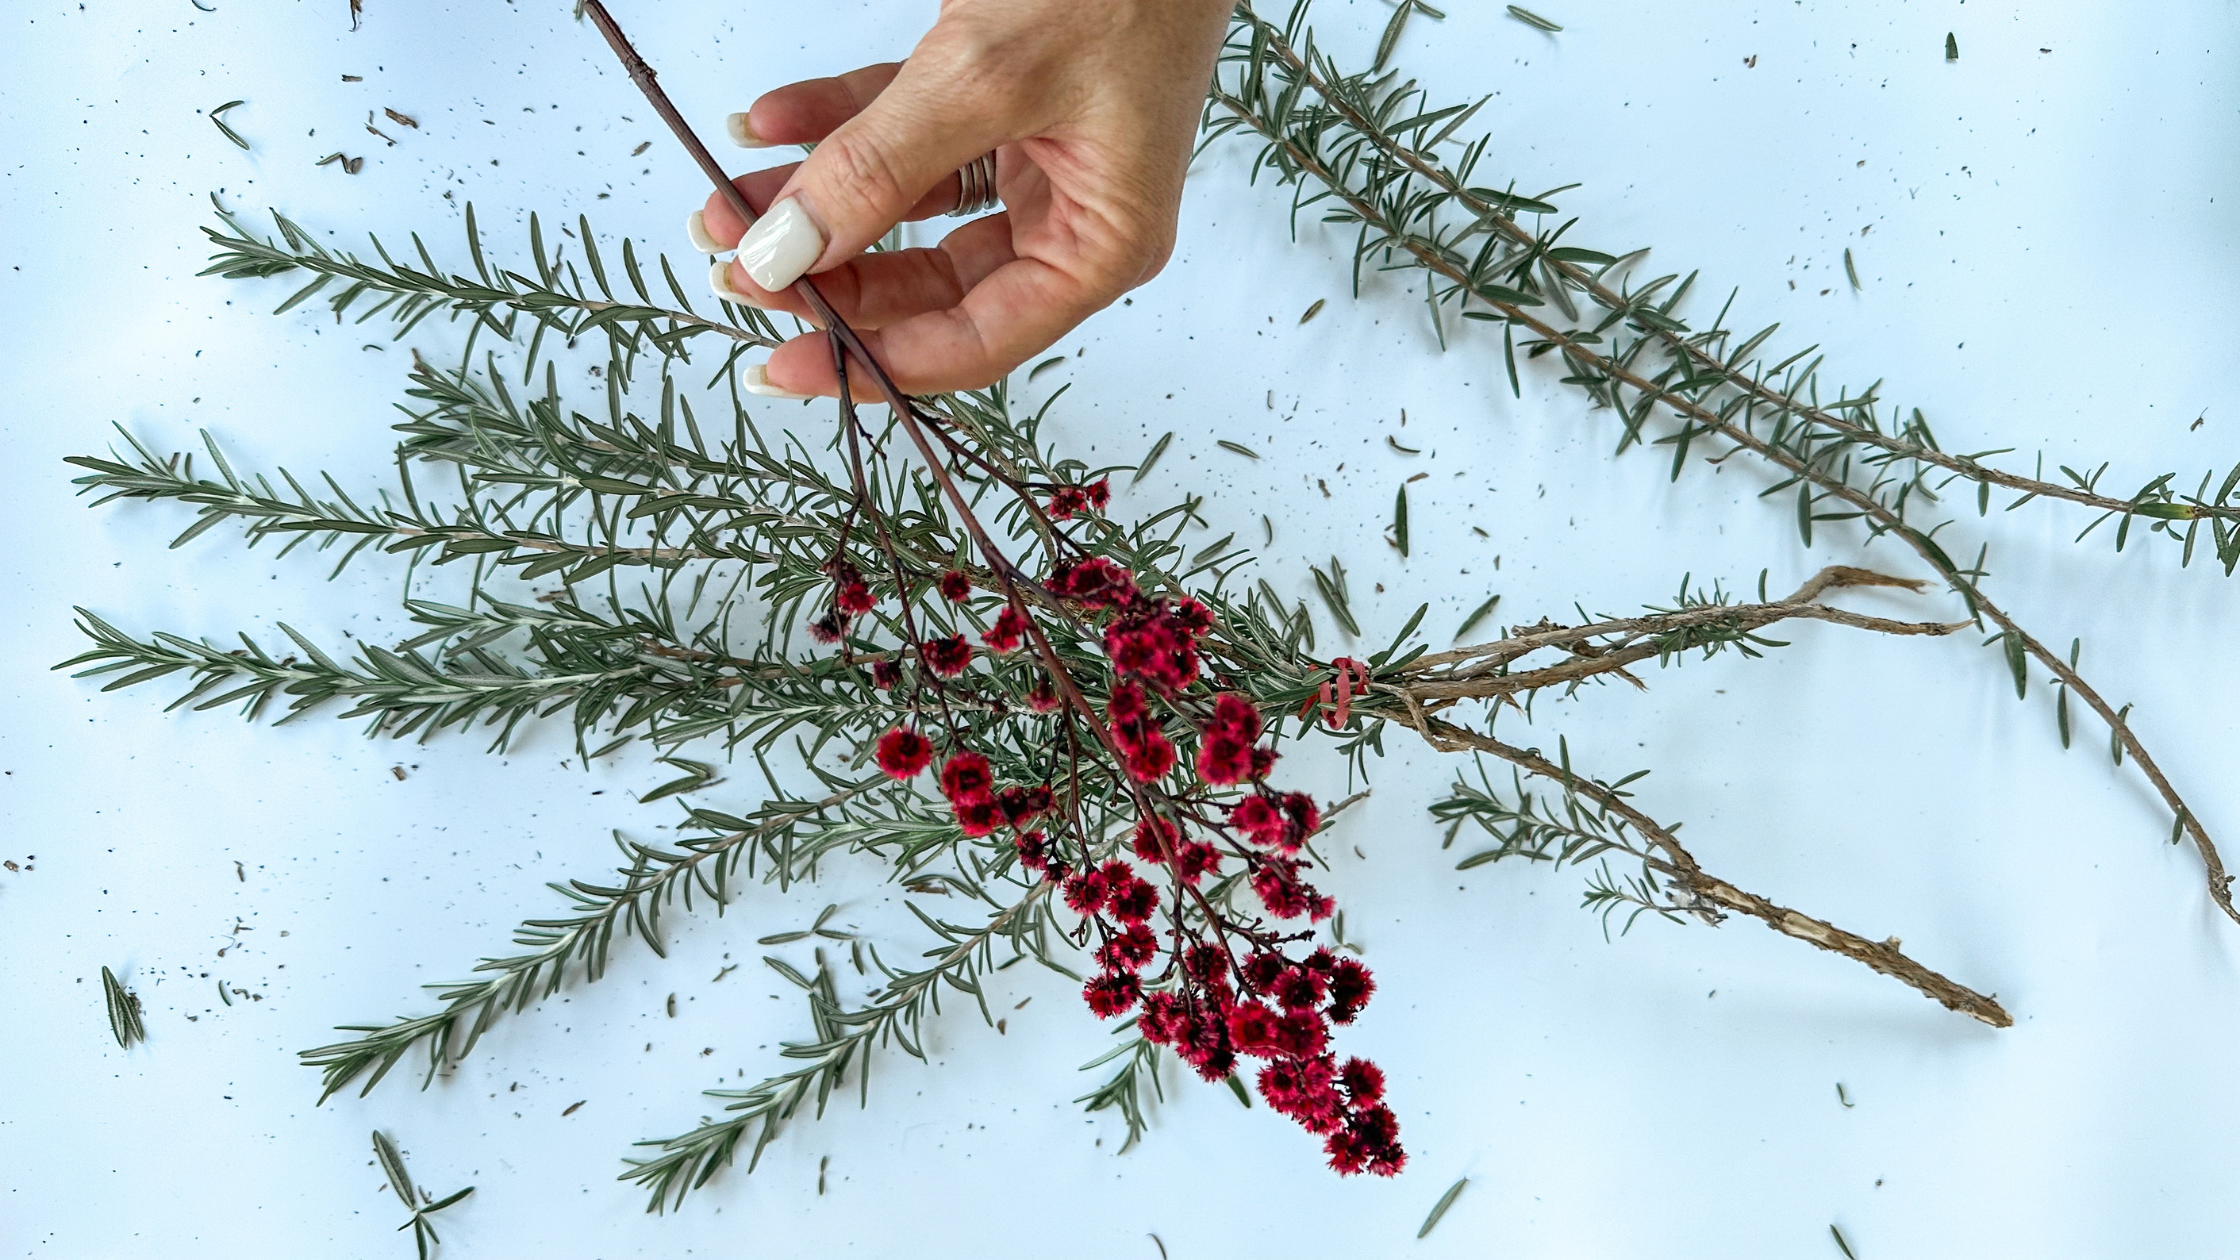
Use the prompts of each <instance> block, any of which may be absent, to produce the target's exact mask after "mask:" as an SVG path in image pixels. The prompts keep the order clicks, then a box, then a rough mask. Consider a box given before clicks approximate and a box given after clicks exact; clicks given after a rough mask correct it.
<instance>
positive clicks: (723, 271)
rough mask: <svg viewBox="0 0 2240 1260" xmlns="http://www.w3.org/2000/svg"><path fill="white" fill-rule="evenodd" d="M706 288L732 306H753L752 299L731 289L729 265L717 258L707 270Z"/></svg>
mask: <svg viewBox="0 0 2240 1260" xmlns="http://www.w3.org/2000/svg"><path fill="white" fill-rule="evenodd" d="M708 288H709V289H711V290H713V291H714V293H715V295H716V296H717V297H719V298H722V299H723V300H724V301H726V302H729V303H731V304H732V305H734V306H753V305H754V299H753V298H750V297H748V296H747V295H746V294H744V293H741V292H739V291H738V290H737V289H734V288H732V287H731V264H730V263H729V262H727V261H725V260H724V259H721V258H718V259H716V260H715V262H714V263H713V264H712V265H710V266H709V268H708Z"/></svg>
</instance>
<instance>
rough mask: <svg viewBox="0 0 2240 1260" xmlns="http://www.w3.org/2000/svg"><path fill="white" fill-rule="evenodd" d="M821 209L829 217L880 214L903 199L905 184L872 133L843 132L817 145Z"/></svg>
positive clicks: (814, 159) (884, 147)
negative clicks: (903, 184) (903, 185)
mask: <svg viewBox="0 0 2240 1260" xmlns="http://www.w3.org/2000/svg"><path fill="white" fill-rule="evenodd" d="M812 161H815V162H816V163H817V165H819V166H820V167H821V168H822V169H821V170H819V171H818V172H817V176H818V179H817V182H818V184H819V185H820V186H819V188H818V190H817V192H818V201H819V203H820V204H819V205H818V209H820V210H822V211H823V212H824V213H825V214H826V215H827V216H828V217H854V216H858V215H863V214H877V213H880V212H882V211H884V210H887V209H889V208H891V207H892V206H894V205H895V203H896V202H898V201H900V200H902V199H903V198H904V197H905V196H906V195H907V194H906V193H905V192H904V191H903V188H902V179H901V175H900V172H899V171H897V169H896V167H895V164H894V160H893V158H892V157H891V156H890V155H889V153H888V150H887V146H886V145H885V144H883V143H881V142H880V141H879V140H877V139H876V138H874V137H872V136H867V135H864V134H862V133H860V132H857V133H843V134H839V135H835V136H833V137H832V138H831V139H830V140H827V141H826V142H825V143H823V144H821V145H818V146H817V151H816V154H815V155H814V158H813V159H812Z"/></svg>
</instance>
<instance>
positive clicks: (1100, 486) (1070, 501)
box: [1050, 477, 1112, 521]
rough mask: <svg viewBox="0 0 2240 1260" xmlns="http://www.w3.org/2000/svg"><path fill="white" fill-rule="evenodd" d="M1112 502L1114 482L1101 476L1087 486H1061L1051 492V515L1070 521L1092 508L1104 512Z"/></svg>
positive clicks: (1057, 518) (1056, 518) (1055, 518)
mask: <svg viewBox="0 0 2240 1260" xmlns="http://www.w3.org/2000/svg"><path fill="white" fill-rule="evenodd" d="M1110 502H1112V482H1111V481H1110V480H1109V479H1108V478H1104V477H1099V478H1097V479H1096V480H1095V481H1092V482H1090V483H1089V484H1088V485H1085V486H1059V487H1058V488H1057V489H1056V490H1053V491H1051V493H1050V516H1051V518H1052V519H1054V520H1060V521H1070V520H1072V519H1073V518H1074V517H1076V516H1078V515H1080V514H1081V513H1082V512H1085V511H1087V510H1089V509H1090V508H1095V509H1096V510H1097V511H1099V512H1102V511H1104V507H1105V504H1107V503H1110Z"/></svg>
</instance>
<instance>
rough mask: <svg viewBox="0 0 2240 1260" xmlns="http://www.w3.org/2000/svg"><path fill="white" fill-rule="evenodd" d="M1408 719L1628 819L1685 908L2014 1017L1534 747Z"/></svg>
mask: <svg viewBox="0 0 2240 1260" xmlns="http://www.w3.org/2000/svg"><path fill="white" fill-rule="evenodd" d="M1406 721H1407V724H1408V725H1410V726H1411V727H1412V728H1413V729H1415V730H1416V731H1417V733H1419V734H1421V735H1422V736H1423V737H1424V739H1425V740H1426V741H1427V742H1428V743H1430V745H1431V746H1432V747H1433V748H1437V749H1439V750H1440V751H1442V752H1461V751H1474V752H1486V753H1491V754H1493V755H1494V756H1496V757H1499V758H1501V759H1502V760H1503V761H1506V762H1508V763H1510V764H1511V765H1514V766H1517V767H1519V768H1520V769H1523V770H1525V771H1527V772H1529V773H1531V774H1534V775H1537V776H1539V777H1541V778H1545V779H1552V780H1554V781H1556V782H1558V783H1561V784H1563V786H1564V788H1565V790H1566V791H1569V792H1573V793H1576V794H1578V795H1580V796H1583V797H1586V798H1587V799H1588V800H1590V801H1593V802H1594V803H1595V804H1596V805H1597V806H1598V807H1600V808H1601V809H1603V810H1605V811H1607V812H1608V813H1611V814H1614V815H1616V816H1618V817H1619V818H1622V819H1624V820H1625V821H1626V823H1627V824H1628V825H1629V826H1631V827H1632V828H1633V829H1634V830H1635V831H1637V832H1639V833H1640V834H1641V836H1642V838H1643V839H1645V840H1647V841H1648V842H1649V843H1650V844H1651V845H1653V846H1655V848H1656V850H1657V853H1643V854H1638V855H1637V856H1639V857H1641V859H1642V861H1643V862H1645V863H1646V864H1647V865H1648V866H1649V868H1650V869H1651V870H1654V871H1656V872H1657V873H1658V874H1659V875H1662V876H1663V877H1665V879H1666V880H1667V881H1669V882H1670V884H1671V885H1672V886H1673V887H1674V888H1675V889H1676V890H1678V891H1679V892H1680V893H1681V894H1682V895H1683V896H1685V897H1687V898H1689V899H1690V900H1691V901H1693V902H1694V903H1696V904H1693V905H1690V904H1685V903H1683V904H1682V905H1681V906H1680V908H1681V909H1684V910H1689V909H1699V908H1702V907H1706V906H1708V907H1716V908H1717V909H1719V910H1725V911H1732V912H1733V913H1736V914H1742V915H1748V916H1749V917H1751V918H1753V919H1756V920H1758V921H1759V922H1761V923H1764V924H1765V925H1766V926H1767V927H1769V928H1772V929H1773V930H1774V931H1776V932H1779V933H1781V934H1782V935H1784V936H1791V937H1795V938H1796V939H1798V940H1800V941H1804V942H1805V943H1807V944H1809V945H1813V946H1815V947H1817V948H1820V949H1824V950H1827V951H1829V952H1830V953H1835V954H1841V955H1843V956H1844V957H1846V958H1849V959H1852V960H1853V961H1855V962H1860V963H1864V964H1866V965H1867V966H1868V967H1871V968H1873V969H1874V970H1876V971H1879V972H1881V973H1882V974H1883V975H1886V976H1889V977H1891V978H1892V979H1894V980H1898V981H1900V982H1902V983H1904V984H1907V985H1910V986H1912V987H1913V988H1914V989H1916V990H1918V991H1919V992H1921V993H1922V994H1924V995H1925V996H1927V997H1930V998H1934V999H1935V1000H1936V1001H1938V1002H1939V1003H1941V1004H1943V1005H1944V1006H1945V1007H1946V1008H1947V1009H1950V1010H1955V1011H1958V1012H1960V1013H1961V1014H1963V1015H1968V1016H1972V1017H1974V1018H1976V1019H1979V1020H1982V1021H1983V1022H1984V1023H1986V1024H1989V1025H1991V1026H1992V1027H1993V1028H2006V1027H2008V1026H2010V1025H2012V1024H2013V1023H2014V1019H2013V1017H2012V1016H2010V1015H2008V1014H2007V1012H2006V1008H2004V1007H2002V1006H2000V1005H1999V1001H1998V999H1997V998H1996V997H1994V996H1986V995H1984V994H1981V993H1978V992H1976V991H1975V990H1973V989H1970V988H1968V987H1967V986H1965V985H1961V984H1956V983H1954V982H1953V981H1951V980H1949V979H1947V978H1945V977H1944V976H1943V975H1940V974H1939V973H1937V972H1935V971H1931V970H1930V969H1929V968H1927V967H1924V966H1922V965H1921V964H1920V963H1917V962H1915V961H1914V960H1913V959H1911V958H1908V957H1906V955H1905V954H1904V952H1902V951H1901V950H1900V949H1899V947H1898V940H1897V938H1895V937H1892V938H1891V939H1889V940H1886V941H1870V940H1868V939H1867V938H1865V937H1863V936H1860V935H1859V934H1857V933H1855V932H1847V931H1845V930H1843V929H1842V928H1839V927H1837V926H1835V925H1834V924H1832V923H1829V922H1827V921H1826V920H1824V919H1815V918H1813V917H1812V916H1811V915H1808V914H1804V913H1802V912H1801V911H1797V910H1791V909H1789V908H1787V907H1785V906H1779V905H1775V904H1774V903H1773V902H1771V901H1768V900H1767V899H1765V898H1764V897H1760V896H1758V895H1757V894H1756V893H1751V892H1744V891H1743V890H1742V889H1740V888H1737V887H1735V886H1734V885H1733V884H1730V883H1728V882H1727V881H1725V880H1723V879H1719V878H1717V877H1716V876H1713V875H1710V874H1708V873H1706V872H1705V871H1704V869H1703V868H1702V867H1701V866H1700V865H1698V864H1697V862H1696V859H1695V857H1694V855H1692V854H1690V853H1689V852H1688V850H1687V849H1686V848H1684V847H1683V846H1682V845H1681V844H1680V841H1679V840H1678V839H1677V838H1675V837H1674V836H1673V834H1672V832H1671V831H1670V830H1669V829H1667V828H1666V827H1664V826H1663V825H1662V824H1660V823H1658V822H1657V820H1655V819H1654V818H1651V817H1649V816H1648V815H1647V814H1644V813H1642V812H1641V811H1640V810H1638V809H1636V808H1634V807H1633V806H1632V805H1630V804H1628V803H1627V802H1626V799H1625V798H1624V797H1623V796H1621V795H1619V794H1618V793H1617V792H1614V791H1612V790H1611V789H1609V788H1607V787H1604V786H1603V785H1602V784H1600V783H1597V782H1595V781H1593V780H1592V779H1588V778H1584V777H1582V776H1580V775H1577V774H1575V773H1573V772H1571V771H1569V770H1566V769H1564V768H1563V767H1561V766H1558V765H1556V764H1555V763H1553V762H1551V761H1549V760H1548V759H1547V758H1545V757H1543V756H1541V755H1540V754H1539V753H1538V752H1536V751H1532V750H1528V749H1523V748H1516V747H1512V746H1511V745H1509V744H1505V743H1503V742H1501V741H1500V740H1498V739H1495V738H1494V737H1493V736H1491V735H1481V734H1479V733H1477V732H1476V731H1470V730H1465V729H1463V728H1462V727H1459V726H1455V725H1453V724H1451V723H1448V722H1441V721H1439V720H1437V719H1435V718H1423V717H1416V716H1411V717H1410V718H1408V719H1406ZM1659 853H1661V854H1662V856H1661V857H1660V856H1658V854H1659Z"/></svg>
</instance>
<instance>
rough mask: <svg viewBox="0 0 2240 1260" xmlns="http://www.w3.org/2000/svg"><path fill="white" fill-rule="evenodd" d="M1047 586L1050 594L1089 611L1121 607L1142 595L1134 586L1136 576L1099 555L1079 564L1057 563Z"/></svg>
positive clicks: (1140, 597) (1133, 601)
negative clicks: (1068, 600) (1070, 601)
mask: <svg viewBox="0 0 2240 1260" xmlns="http://www.w3.org/2000/svg"><path fill="white" fill-rule="evenodd" d="M1047 585H1048V586H1049V588H1050V591H1051V593H1052V594H1054V595H1058V596H1061V597H1063V598H1065V599H1070V600H1072V601H1073V602H1075V603H1077V604H1079V605H1081V606H1082V607H1083V608H1087V609H1091V610H1095V609H1099V608H1124V607H1126V606H1128V605H1130V604H1133V603H1135V602H1136V601H1137V600H1140V599H1142V598H1143V592H1141V591H1139V590H1137V589H1136V580H1135V578H1133V577H1132V576H1130V575H1129V573H1128V571H1127V570H1126V569H1123V568H1121V567H1120V566H1119V565H1117V564H1114V563H1113V562H1111V561H1110V560H1107V559H1105V558H1104V557H1102V556H1091V557H1089V558H1088V559H1086V560H1083V561H1082V562H1080V563H1079V564H1060V565H1058V566H1057V567H1056V568H1054V569H1052V570H1051V571H1050V580H1049V582H1048V583H1047Z"/></svg>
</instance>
